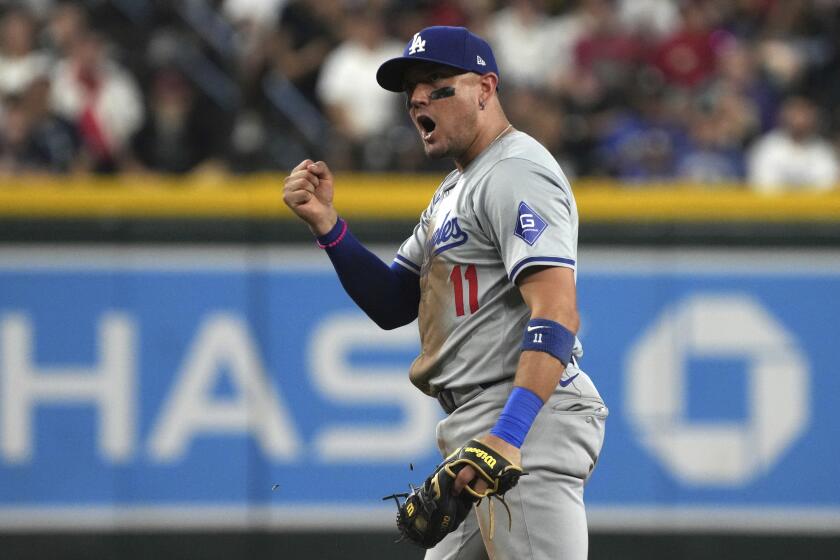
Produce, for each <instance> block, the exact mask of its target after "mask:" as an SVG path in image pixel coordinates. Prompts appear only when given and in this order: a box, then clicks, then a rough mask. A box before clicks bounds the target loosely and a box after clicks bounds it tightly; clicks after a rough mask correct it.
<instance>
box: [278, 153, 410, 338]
mask: <svg viewBox="0 0 840 560" xmlns="http://www.w3.org/2000/svg"><path fill="white" fill-rule="evenodd" d="M333 192H334V184H333V175H332V173H331V172H330V169H329V167H328V166H327V164H326V163H324V162H323V161H319V162H317V163H316V162H313V161H312V160H309V159H307V160H303V161H302V162H301V163H300V164H299V165H298V166H297V167H295V168H294V169H293V170H292V172H291V173H290V174H289V176H288V177H287V178H286V180H285V182H284V188H283V201H284V202H285V203H286V205H287V206H288V207H289V208H291V210H292V212H294V213H295V214H296V215H297V216H298V217H299V218H301V219H302V220H303V221H304V222H306V223H307V225H309V229H310V230H311V231H312V233H313V235H315V236H316V238H317V240H318V246H319V247H321V248H322V249H324V250H325V251H326V253H327V255H328V256H329V258H330V261H332V264H333V267H334V268H335V271H336V273H337V274H338V278H339V280H340V281H341V285H342V286H344V290H345V291H346V292H347V294H348V295H349V296H350V297H351V298H353V301H354V302H356V305H358V306H359V308H361V309H362V311H364V312H365V313H367V315H368V317H370V318H371V319H373V321H374V322H375V323H376V324H377V325H379V326H380V327H382V328H383V329H395V328H397V327H401V326H403V325H407V324H408V323H410V322H412V321H413V320H414V319H416V318H417V309H418V306H419V304H420V280H419V276H418V275H417V273H415V272H413V271H411V270H409V269H407V268H406V267H404V266H400V265H398V264H392V265H391V266H390V267H389V266H388V265H386V264H385V263H384V262H382V261H381V260H380V259H379V257H377V256H376V255H374V254H373V253H371V252H370V251H369V250H367V249H366V248H365V247H364V246H363V245H362V244H361V243H359V241H358V240H357V239H356V238H355V237H354V236H353V234H352V233H350V230H349V229H348V228H347V222H345V221H344V220H342V219H341V218H339V217H338V212H336V210H335V208H334V207H333Z"/></svg>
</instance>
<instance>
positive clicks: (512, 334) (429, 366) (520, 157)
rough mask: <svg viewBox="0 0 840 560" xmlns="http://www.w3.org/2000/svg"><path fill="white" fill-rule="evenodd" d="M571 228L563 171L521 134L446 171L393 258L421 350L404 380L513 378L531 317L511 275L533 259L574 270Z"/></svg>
mask: <svg viewBox="0 0 840 560" xmlns="http://www.w3.org/2000/svg"><path fill="white" fill-rule="evenodd" d="M577 234H578V213H577V206H576V205H575V199H574V196H573V195H572V190H571V188H570V186H569V183H568V181H567V180H566V177H565V176H564V175H563V172H562V170H561V169H560V166H559V165H558V164H557V162H556V160H555V159H554V158H553V157H552V155H551V154H550V153H549V152H548V151H547V150H546V149H545V148H544V147H543V146H542V145H540V144H539V143H538V142H537V141H536V140H534V139H533V138H531V137H530V136H528V135H527V134H525V133H523V132H518V131H514V132H512V133H509V134H507V135H505V136H503V137H501V138H500V139H498V140H497V141H495V142H494V143H493V144H491V145H490V146H489V147H488V148H486V149H485V150H484V151H483V152H482V153H481V154H480V155H479V156H478V157H477V158H476V159H475V160H473V161H472V162H471V163H470V164H469V165H468V166H467V167H466V168H465V169H464V170H463V171H462V172H461V171H457V170H456V171H453V172H452V173H450V174H449V175H448V176H447V177H446V178H445V179H444V180H443V182H442V183H441V185H440V186H439V187H438V189H437V191H436V192H435V194H434V196H433V197H432V201H431V203H430V204H429V206H428V207H427V208H426V209H425V211H423V213H422V215H421V218H420V223H419V224H417V226H416V227H415V229H414V233H413V235H412V236H411V237H409V238H408V239H407V240H406V241H405V242H404V243H403V244H402V246H401V247H400V249H399V251H398V252H397V255H396V258H395V262H397V263H399V264H400V265H401V266H403V267H405V268H407V269H409V270H411V271H413V272H415V273H417V274H419V275H420V289H421V297H420V309H419V317H418V319H419V327H420V339H421V353H420V355H419V356H418V357H417V359H416V360H415V361H414V363H413V364H412V366H411V370H410V372H409V376H410V378H411V381H412V382H413V383H414V384H415V385H416V386H417V387H419V388H420V389H421V390H422V391H424V392H425V393H427V394H430V395H435V394H436V393H437V392H438V391H440V390H442V389H458V388H464V387H469V386H474V385H477V384H483V383H488V382H492V381H497V380H500V379H504V378H507V377H512V376H513V375H514V374H515V373H516V368H517V365H518V362H519V354H520V351H521V341H522V333H523V330H524V328H525V325H526V323H527V322H528V320H529V317H530V312H529V309H528V307H527V306H526V304H525V302H524V300H523V299H522V296H521V294H520V292H519V289H518V288H517V287H516V285H515V282H516V279H517V277H518V276H519V275H520V274H521V273H522V272H523V271H524V270H526V269H527V268H528V267H531V266H545V265H548V266H564V267H569V268H572V269H575V267H576V262H577ZM581 354H582V348H581V347H580V343H579V342H577V343H576V348H575V355H577V356H580V355H581Z"/></svg>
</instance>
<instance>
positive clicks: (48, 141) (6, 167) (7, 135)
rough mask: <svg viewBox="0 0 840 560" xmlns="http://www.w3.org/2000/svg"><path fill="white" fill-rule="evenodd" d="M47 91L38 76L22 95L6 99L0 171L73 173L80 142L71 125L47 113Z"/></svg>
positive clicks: (1, 136)
mask: <svg viewBox="0 0 840 560" xmlns="http://www.w3.org/2000/svg"><path fill="white" fill-rule="evenodd" d="M49 89H50V84H49V81H48V80H47V79H46V78H44V77H40V78H36V79H35V80H34V81H33V82H32V83H31V84H30V85H29V87H28V88H27V90H26V91H25V92H24V94H23V95H22V96H19V97H18V96H11V97H8V98H7V99H6V102H5V103H4V118H3V126H2V134H0V172H2V173H6V174H8V173H68V172H71V171H74V170H75V167H76V157H77V155H78V149H79V139H78V136H77V134H76V131H75V129H74V128H73V126H72V125H70V123H68V122H67V121H65V120H63V119H61V118H59V117H58V116H56V115H54V114H52V113H51V112H50V107H49V95H50V94H49Z"/></svg>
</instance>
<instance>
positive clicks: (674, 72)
mask: <svg viewBox="0 0 840 560" xmlns="http://www.w3.org/2000/svg"><path fill="white" fill-rule="evenodd" d="M681 11H682V26H681V28H680V29H679V30H677V31H676V32H675V33H674V34H672V35H671V36H669V37H667V38H666V39H665V40H664V41H662V42H661V43H660V44H659V45H658V46H657V47H656V48H655V50H654V52H653V64H654V66H655V67H656V68H657V69H658V70H659V71H660V72H661V73H662V76H663V77H664V78H665V81H666V83H668V84H671V85H674V86H679V87H684V88H691V87H696V86H698V85H701V84H702V83H703V82H704V81H706V80H707V79H709V78H710V77H711V76H712V74H713V73H714V71H715V69H716V67H717V54H718V50H719V49H720V48H721V46H722V44H723V43H724V42H725V41H726V40H728V38H729V35H728V34H727V33H725V32H724V31H723V30H721V29H719V28H717V27H716V25H717V24H718V23H719V13H718V12H717V10H716V6H715V5H714V3H713V2H712V1H711V0H686V1H685V2H683V3H682V8H681Z"/></svg>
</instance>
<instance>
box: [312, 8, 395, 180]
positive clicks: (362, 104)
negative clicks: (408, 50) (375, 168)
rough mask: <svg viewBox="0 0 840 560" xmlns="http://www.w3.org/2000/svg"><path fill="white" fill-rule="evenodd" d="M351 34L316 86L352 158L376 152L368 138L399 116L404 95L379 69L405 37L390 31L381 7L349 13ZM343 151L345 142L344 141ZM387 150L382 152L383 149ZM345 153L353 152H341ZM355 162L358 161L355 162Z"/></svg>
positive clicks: (347, 26) (329, 60) (366, 157)
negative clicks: (388, 86)
mask: <svg viewBox="0 0 840 560" xmlns="http://www.w3.org/2000/svg"><path fill="white" fill-rule="evenodd" d="M344 31H345V36H346V38H345V40H344V41H343V42H342V43H341V44H340V45H339V46H338V47H337V48H336V49H335V50H333V51H332V52H331V53H330V54H329V56H328V57H327V59H326V60H325V62H324V65H323V66H322V68H321V73H320V75H319V77H318V83H317V86H316V90H317V93H318V97H319V98H320V100H321V102H322V103H323V105H324V107H325V109H326V113H327V116H328V117H329V118H330V120H331V121H332V123H333V125H334V126H335V127H336V130H337V132H338V134H339V135H340V138H341V139H343V140H346V141H348V142H349V149H350V151H351V152H352V156H351V157H352V159H355V160H356V161H365V160H368V163H371V164H373V165H376V164H377V163H378V164H382V163H387V162H384V161H378V162H371V161H370V159H369V158H370V157H373V156H374V155H376V154H375V153H374V152H371V151H370V150H365V144H367V143H369V142H370V141H373V140H375V139H376V137H377V136H380V135H382V134H384V133H385V132H387V129H388V128H389V127H390V126H392V125H394V124H395V123H396V122H397V120H398V114H399V113H398V111H399V103H398V96H395V95H394V94H393V93H391V92H389V91H385V90H384V89H382V88H381V87H379V84H378V83H376V79H375V76H376V70H377V69H378V68H379V65H380V64H382V62H383V61H385V60H387V59H388V58H391V57H393V56H397V55H399V54H400V53H401V52H402V49H403V43H401V42H397V41H396V40H394V39H392V38H391V37H389V36H388V35H387V34H386V32H385V24H384V21H383V18H382V14H381V13H380V12H379V11H377V10H370V9H358V10H354V11H352V12H351V13H350V14H348V16H347V17H346V18H345V25H344ZM338 150H339V151H341V148H340V147H338ZM379 155H381V152H380V153H379ZM334 156H335V157H336V158H339V159H344V160H345V162H344V163H342V166H343V165H347V164H348V163H350V162H347V160H346V158H347V154H346V153H344V154H342V153H335V154H334ZM351 165H352V164H351Z"/></svg>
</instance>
